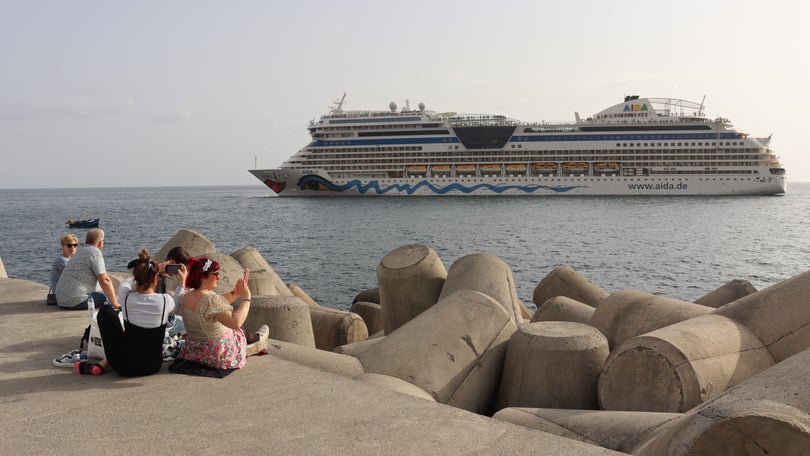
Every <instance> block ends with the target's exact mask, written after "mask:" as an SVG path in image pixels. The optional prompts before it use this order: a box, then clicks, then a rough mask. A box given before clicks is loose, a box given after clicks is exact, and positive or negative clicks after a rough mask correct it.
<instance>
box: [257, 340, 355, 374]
mask: <svg viewBox="0 0 810 456" xmlns="http://www.w3.org/2000/svg"><path fill="white" fill-rule="evenodd" d="M267 352H268V354H270V355H272V356H274V357H276V358H281V359H284V360H287V361H290V362H294V363H297V364H301V365H303V366H309V367H313V368H315V369H319V370H322V371H325V372H331V373H333V374H336V375H340V376H342V377H348V378H356V377H357V376H359V375H361V374H363V366H361V365H360V361H358V360H357V358H355V357H353V356H346V355H341V354H338V353H333V352H328V351H323V350H318V349H316V348H314V347H305V346H302V345H298V344H292V343H289V342H284V341H281V340H276V339H270V340H269V341H268V344H267ZM302 380H303V379H302Z"/></svg>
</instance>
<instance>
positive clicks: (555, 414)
mask: <svg viewBox="0 0 810 456" xmlns="http://www.w3.org/2000/svg"><path fill="white" fill-rule="evenodd" d="M683 416H684V415H683V414H682V413H660V412H611V411H603V410H561V409H549V408H528V407H509V408H505V409H503V410H500V411H499V412H498V413H496V414H495V415H493V416H492V417H493V418H495V419H499V420H503V421H509V422H510V423H515V424H519V425H521V426H525V427H528V428H532V429H537V430H538V431H543V432H547V433H549V434H554V435H559V436H561V437H567V438H569V439H574V440H579V441H581V442H586V443H590V444H591V445H599V446H601V447H604V448H608V449H611V450H616V451H621V452H624V453H629V452H630V451H631V450H632V449H633V448H635V447H636V446H638V445H639V444H640V443H641V442H643V441H644V439H645V438H647V437H648V435H649V434H650V433H651V432H653V431H655V430H656V429H658V428H659V427H660V426H662V425H663V424H665V423H668V422H671V421H674V420H677V419H680V418H682V417H683Z"/></svg>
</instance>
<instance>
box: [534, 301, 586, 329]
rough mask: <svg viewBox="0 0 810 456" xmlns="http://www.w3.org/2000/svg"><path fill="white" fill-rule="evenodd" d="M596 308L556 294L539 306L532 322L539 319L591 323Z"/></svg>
mask: <svg viewBox="0 0 810 456" xmlns="http://www.w3.org/2000/svg"><path fill="white" fill-rule="evenodd" d="M595 310H596V309H594V308H593V307H591V306H589V305H587V304H585V303H581V302H579V301H577V300H575V299H571V298H568V297H566V296H555V297H553V298H550V299H548V300H546V302H544V303H543V304H542V305H540V306H537V311H536V312H535V313H534V315H532V319H531V321H532V323H534V322H537V321H570V322H575V323H584V324H586V325H590V324H591V317H592V316H593V312H594V311H595Z"/></svg>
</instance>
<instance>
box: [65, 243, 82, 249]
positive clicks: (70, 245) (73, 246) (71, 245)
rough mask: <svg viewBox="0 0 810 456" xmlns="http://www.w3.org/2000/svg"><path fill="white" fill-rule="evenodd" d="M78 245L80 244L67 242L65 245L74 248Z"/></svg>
mask: <svg viewBox="0 0 810 456" xmlns="http://www.w3.org/2000/svg"><path fill="white" fill-rule="evenodd" d="M78 246H79V244H65V247H70V248H72V249H75V248H77V247H78Z"/></svg>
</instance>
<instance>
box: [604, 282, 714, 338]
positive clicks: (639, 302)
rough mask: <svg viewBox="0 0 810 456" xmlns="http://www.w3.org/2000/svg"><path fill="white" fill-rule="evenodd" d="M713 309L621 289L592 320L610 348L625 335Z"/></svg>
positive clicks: (641, 331)
mask: <svg viewBox="0 0 810 456" xmlns="http://www.w3.org/2000/svg"><path fill="white" fill-rule="evenodd" d="M712 310H714V309H712V308H711V307H706V306H701V305H699V304H695V303H691V302H686V301H679V300H677V299H672V298H668V297H666V296H656V295H654V294H650V293H647V292H644V291H637V290H622V291H617V292H615V293H611V294H610V296H608V297H607V298H605V301H604V302H603V303H602V305H600V306H599V307H598V308H597V309H596V311H595V312H594V313H593V316H592V317H591V324H592V325H594V326H596V327H597V328H598V329H599V331H602V334H604V335H605V337H607V340H608V343H609V344H610V348H611V350H612V349H614V348H616V347H618V346H619V345H621V344H622V342H624V341H626V340H627V339H630V338H633V337H636V336H640V335H642V334H645V333H648V332H650V331H654V330H656V329H660V328H663V327H665V326H669V325H671V324H675V323H678V322H681V321H684V320H688V319H690V318H692V317H696V316H698V315H703V314H707V313H709V312H711V311H712Z"/></svg>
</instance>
